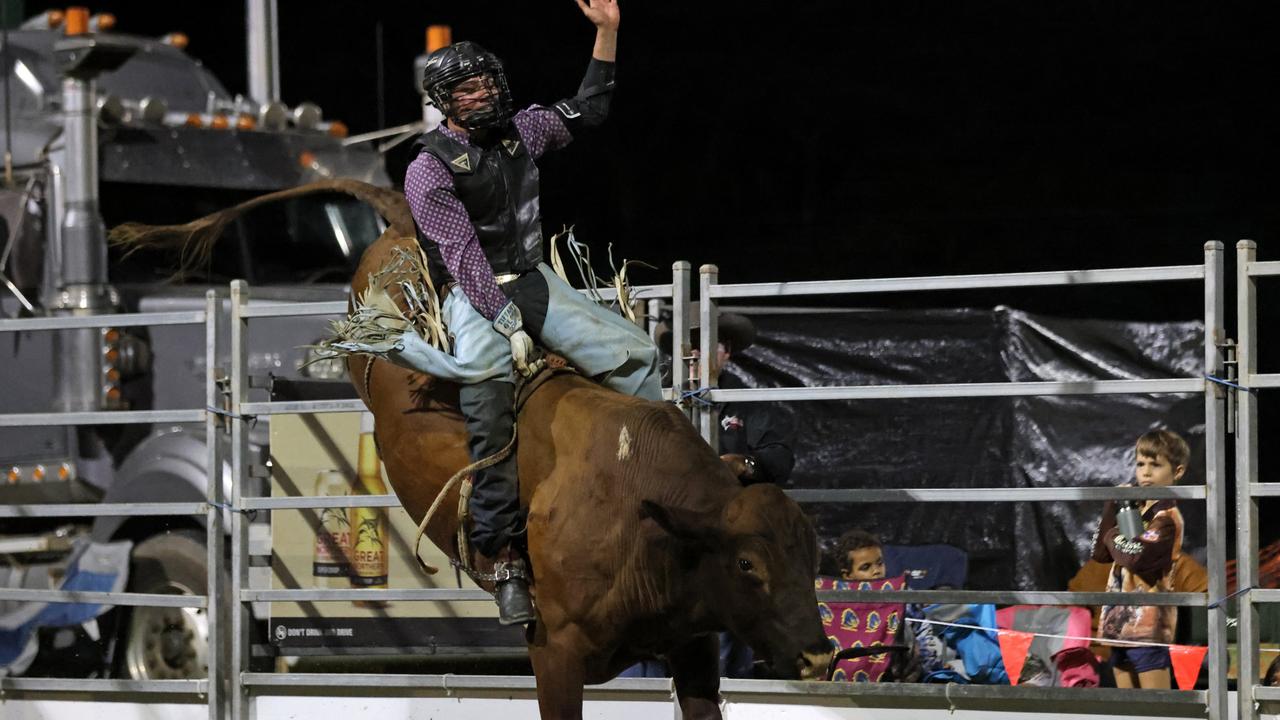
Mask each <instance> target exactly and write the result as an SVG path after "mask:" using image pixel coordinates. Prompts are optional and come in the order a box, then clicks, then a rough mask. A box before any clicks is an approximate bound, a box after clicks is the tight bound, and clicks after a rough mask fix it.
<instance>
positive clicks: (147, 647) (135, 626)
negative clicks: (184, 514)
mask: <svg viewBox="0 0 1280 720" xmlns="http://www.w3.org/2000/svg"><path fill="white" fill-rule="evenodd" d="M207 567H208V557H207V554H206V550H205V535H204V531H202V530H186V529H184V530H173V531H170V532H165V533H161V534H159V535H155V536H153V537H149V538H147V539H146V540H143V541H142V542H141V543H139V544H138V545H137V546H136V547H135V548H134V550H133V558H132V559H131V561H130V567H129V592H137V593H162V594H174V595H206V594H208V589H209V576H208V570H207ZM121 641H122V643H123V649H124V651H123V653H122V654H121V664H122V668H121V670H122V671H123V672H122V673H121V674H122V675H123V676H125V677H128V678H130V679H133V680H185V679H194V678H204V677H208V675H209V664H208V647H209V618H208V614H207V611H206V610H205V609H204V608H166V607H140V606H139V607H133V608H131V612H130V613H129V618H128V619H127V620H126V622H125V625H124V629H123V631H122V632H121Z"/></svg>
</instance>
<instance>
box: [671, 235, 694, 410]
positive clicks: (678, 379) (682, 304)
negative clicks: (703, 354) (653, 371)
mask: <svg viewBox="0 0 1280 720" xmlns="http://www.w3.org/2000/svg"><path fill="white" fill-rule="evenodd" d="M689 269H690V266H689V263H688V261H686V260H680V261H677V262H675V263H672V265H671V347H670V348H668V349H669V350H670V351H671V391H672V392H673V393H674V394H675V397H674V399H675V400H676V401H677V402H678V401H679V400H680V393H682V392H684V391H685V390H688V389H689V364H688V360H686V358H688V357H689V356H690V355H692V354H693V348H692V347H691V346H690V345H689ZM680 409H681V410H683V411H684V414H685V415H687V416H689V417H690V418H692V413H691V412H690V411H689V406H688V405H685V404H683V403H681V404H680Z"/></svg>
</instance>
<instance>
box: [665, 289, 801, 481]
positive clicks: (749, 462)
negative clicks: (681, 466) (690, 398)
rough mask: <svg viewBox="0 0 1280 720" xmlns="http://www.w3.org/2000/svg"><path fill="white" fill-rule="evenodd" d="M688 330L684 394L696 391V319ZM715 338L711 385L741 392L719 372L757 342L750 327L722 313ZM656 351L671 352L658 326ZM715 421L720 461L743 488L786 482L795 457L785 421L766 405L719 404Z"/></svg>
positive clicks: (734, 379) (744, 320)
mask: <svg viewBox="0 0 1280 720" xmlns="http://www.w3.org/2000/svg"><path fill="white" fill-rule="evenodd" d="M694 318H695V320H694V324H693V326H692V327H691V328H690V340H689V342H690V344H691V345H693V346H694V351H693V357H694V359H693V362H692V364H691V365H690V368H689V378H690V380H689V382H690V388H689V389H697V387H698V377H699V364H700V363H701V361H702V358H701V353H700V352H699V350H698V349H697V336H698V326H697V322H698V321H697V320H696V318H697V313H694ZM718 318H719V319H718V321H717V328H718V332H717V335H718V336H719V341H720V342H719V344H718V345H717V346H716V356H715V357H714V358H712V360H711V384H712V386H713V387H718V388H722V389H726V390H729V389H738V388H745V387H746V385H745V384H744V383H743V382H742V381H741V380H739V379H738V378H737V376H735V375H733V374H732V373H731V372H730V373H724V372H722V371H723V370H724V368H725V366H726V365H727V364H728V363H729V362H730V361H731V360H732V358H733V356H734V354H735V353H739V352H742V351H743V350H746V349H747V348H748V347H750V346H751V344H752V343H754V342H755V339H756V328H755V324H754V323H752V322H751V320H750V319H749V318H747V317H746V316H745V315H739V314H738V313H733V312H721V313H720V314H719V315H718ZM656 334H657V343H658V347H659V348H661V349H662V350H663V352H664V353H665V352H670V349H671V326H670V325H668V324H666V323H663V324H661V325H659V326H658V330H657V333H656ZM717 410H718V413H719V419H720V447H719V448H718V452H719V453H720V459H721V460H723V461H724V462H725V464H726V465H728V466H729V469H730V470H731V471H732V472H733V474H734V475H735V476H737V478H738V480H739V481H740V482H742V484H743V485H754V484H755V483H761V482H770V483H781V482H786V481H787V480H788V479H789V478H790V477H791V469H792V468H793V467H794V466H795V462H796V459H795V453H794V451H793V450H792V449H791V445H792V434H791V429H790V426H789V424H788V423H787V422H786V417H785V416H783V415H781V414H780V413H778V412H777V411H776V410H775V409H774V408H773V407H771V406H770V405H769V404H768V403H757V402H749V403H724V404H722V405H720V406H719V408H718V409H717Z"/></svg>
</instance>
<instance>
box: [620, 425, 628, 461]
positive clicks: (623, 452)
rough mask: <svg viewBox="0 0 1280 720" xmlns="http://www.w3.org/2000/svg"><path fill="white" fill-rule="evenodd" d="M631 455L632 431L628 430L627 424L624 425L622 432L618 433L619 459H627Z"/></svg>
mask: <svg viewBox="0 0 1280 720" xmlns="http://www.w3.org/2000/svg"><path fill="white" fill-rule="evenodd" d="M630 456H631V433H630V432H628V431H627V426H626V425H623V426H622V432H620V433H618V459H619V460H626V459H627V458H628V457H630Z"/></svg>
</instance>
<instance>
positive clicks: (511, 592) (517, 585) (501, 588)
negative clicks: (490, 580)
mask: <svg viewBox="0 0 1280 720" xmlns="http://www.w3.org/2000/svg"><path fill="white" fill-rule="evenodd" d="M497 590H498V592H497V600H498V624H499V625H523V624H525V623H530V622H533V619H534V616H533V600H531V599H530V598H529V586H528V584H526V583H525V581H524V580H523V579H521V578H512V579H510V580H507V581H506V582H503V583H499V584H498V588H497Z"/></svg>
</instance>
